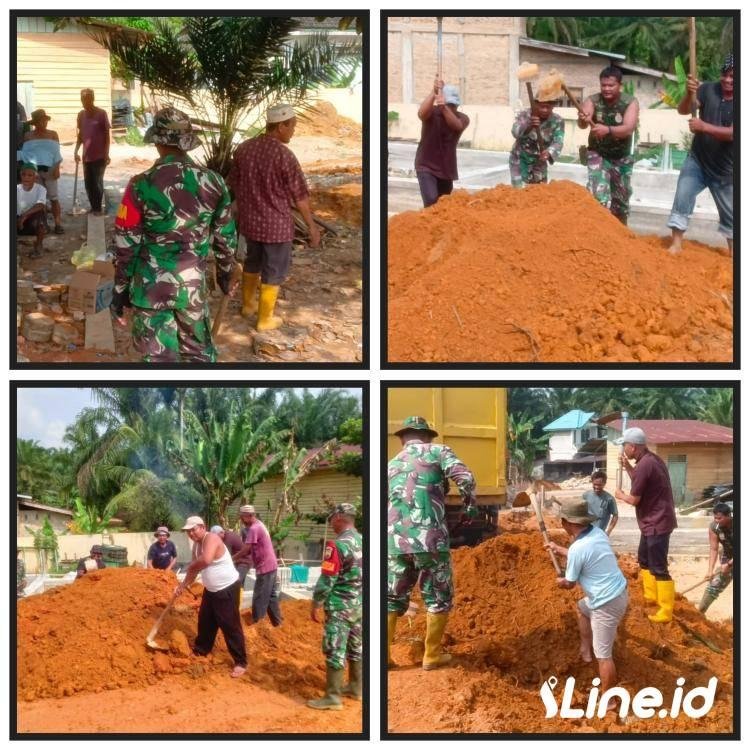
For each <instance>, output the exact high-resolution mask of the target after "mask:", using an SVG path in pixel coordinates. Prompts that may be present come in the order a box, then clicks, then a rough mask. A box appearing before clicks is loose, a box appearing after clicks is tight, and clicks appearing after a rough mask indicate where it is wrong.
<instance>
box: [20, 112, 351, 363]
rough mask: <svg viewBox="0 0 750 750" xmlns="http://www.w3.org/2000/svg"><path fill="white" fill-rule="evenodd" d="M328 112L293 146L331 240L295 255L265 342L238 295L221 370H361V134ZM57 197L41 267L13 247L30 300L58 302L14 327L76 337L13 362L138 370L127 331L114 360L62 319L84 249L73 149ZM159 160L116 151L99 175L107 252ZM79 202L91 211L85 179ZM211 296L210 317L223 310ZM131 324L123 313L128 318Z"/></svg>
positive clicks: (26, 344) (27, 243)
mask: <svg viewBox="0 0 750 750" xmlns="http://www.w3.org/2000/svg"><path fill="white" fill-rule="evenodd" d="M331 110H332V108H331V107H330V105H329V108H326V109H321V110H320V111H319V113H318V115H317V116H315V117H313V119H311V120H309V121H307V122H305V123H302V124H301V125H300V126H299V127H298V131H297V133H296V134H295V137H294V138H293V140H292V141H291V143H290V148H291V149H292V151H294V153H295V155H296V156H297V158H298V160H299V161H300V164H301V165H302V168H303V170H304V171H305V173H306V176H307V178H308V183H309V185H310V189H311V203H312V207H313V211H314V212H315V213H316V214H317V215H318V216H319V217H320V218H321V219H322V220H324V221H326V222H327V223H329V224H330V225H331V226H332V227H333V229H334V230H335V231H336V235H335V236H334V235H333V234H327V235H326V236H325V238H324V241H323V243H322V246H321V247H320V248H318V249H311V248H302V249H295V254H294V259H293V264H292V271H291V275H290V277H289V279H288V280H287V282H286V283H285V284H284V285H283V286H282V289H281V293H280V296H279V302H278V311H279V314H281V315H282V316H283V317H284V319H285V321H286V323H285V325H284V326H283V327H282V328H281V329H279V330H277V331H272V332H266V333H263V334H258V333H257V332H256V331H255V330H254V328H253V327H252V324H253V323H254V321H253V320H252V319H251V320H246V319H245V318H243V317H242V316H241V315H240V309H241V306H242V303H241V290H240V289H237V290H236V292H235V294H234V296H233V298H231V299H230V301H229V305H228V307H227V311H226V313H225V315H224V320H223V325H222V328H221V330H220V332H219V334H218V336H217V339H216V346H217V348H218V351H219V358H218V361H219V362H251V363H252V362H361V361H362V133H361V127H360V126H359V125H357V124H356V123H354V122H352V121H351V120H348V119H346V118H342V117H339V116H338V115H337V114H336V112H335V110H333V111H332V112H331ZM62 151H63V159H64V161H63V165H62V169H61V180H60V191H61V202H62V210H63V225H64V228H65V234H64V235H53V234H51V235H48V236H47V237H46V238H45V243H44V244H45V248H46V250H47V251H46V253H45V254H44V256H43V257H42V258H39V259H32V258H29V253H30V252H31V247H32V240H33V238H21V240H20V241H19V244H18V247H17V259H18V263H17V278H18V279H19V280H21V279H24V280H27V281H32V282H33V283H34V286H35V291H37V292H38V293H39V292H45V291H46V292H47V293H49V292H50V291H51V289H54V288H55V285H62V286H60V287H59V288H60V290H61V296H60V298H59V300H58V299H52V301H50V302H42V303H39V304H32V305H25V306H24V307H23V309H19V311H18V320H19V323H20V320H21V316H22V315H23V314H25V313H28V312H33V311H40V312H43V313H45V314H46V315H48V316H50V317H52V318H53V319H54V320H55V321H56V322H62V323H68V324H70V325H73V326H75V327H76V328H77V329H78V332H79V335H78V338H77V339H76V340H75V341H74V342H70V343H67V344H59V345H58V344H55V343H52V342H49V343H34V342H31V341H27V340H25V339H24V338H23V336H20V335H19V338H18V347H17V351H18V360H19V361H20V362H24V361H29V362H50V361H51V362H58V363H66V362H71V363H72V362H138V361H139V360H140V358H139V356H138V354H137V353H136V352H135V351H133V349H132V345H131V339H130V323H129V318H128V323H127V325H126V326H125V327H119V326H117V325H115V326H114V335H115V352H114V353H112V352H104V351H95V350H90V349H85V348H84V326H85V324H84V322H83V321H77V320H75V319H74V316H73V315H72V314H70V313H69V312H68V311H67V308H66V306H65V301H66V296H65V294H66V285H67V282H68V280H69V278H70V276H71V274H72V273H73V271H74V270H75V269H74V266H73V265H72V263H71V256H72V254H73V252H74V251H76V250H78V248H79V247H80V246H81V244H82V243H83V242H84V240H85V239H86V226H87V216H86V215H85V214H84V215H80V216H73V215H70V213H69V211H70V209H71V206H72V204H73V182H74V173H75V163H74V161H73V147H72V146H70V145H68V146H63V149H62ZM156 157H157V154H156V151H155V149H154V148H153V147H151V146H144V147H136V146H128V145H126V144H113V146H112V150H111V158H112V163H111V164H110V165H109V167H108V168H107V171H106V173H105V191H106V195H107V216H106V217H105V228H106V238H107V243H108V245H110V243H111V239H112V231H113V225H114V218H115V213H116V211H117V206H118V205H119V200H120V196H121V195H122V192H123V190H124V189H125V186H126V185H127V181H128V179H130V177H132V176H133V175H135V174H137V173H138V172H140V171H142V170H144V169H146V168H148V167H149V166H150V165H151V164H152V163H153V161H154V159H155V158H156ZM78 194H79V200H80V202H81V205H82V206H83V207H84V208H88V201H87V199H86V194H85V190H84V189H83V184H82V179H80V177H79V184H78ZM221 296H222V295H221V292H220V290H218V289H217V290H214V292H213V294H212V296H211V298H210V300H209V308H210V311H211V317H212V318H213V316H214V315H215V314H216V312H217V310H218V307H219V304H220V302H221ZM127 317H128V314H127V313H126V318H127Z"/></svg>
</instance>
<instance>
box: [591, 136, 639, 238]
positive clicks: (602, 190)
mask: <svg viewBox="0 0 750 750" xmlns="http://www.w3.org/2000/svg"><path fill="white" fill-rule="evenodd" d="M586 166H587V167H588V175H589V176H588V182H587V183H586V188H587V190H588V191H589V192H590V193H591V195H593V196H594V198H596V200H597V201H599V203H601V204H602V206H604V207H605V208H609V210H610V213H611V214H612V215H613V216H616V217H617V218H618V219H619V220H620V221H621V222H622V223H623V224H627V223H628V216H629V215H630V196H631V195H632V194H633V189H632V188H631V187H630V178H631V177H632V175H633V157H632V156H625V157H624V158H622V159H605V158H604V157H603V156H601V155H600V154H598V153H597V152H596V151H592V150H591V149H589V151H588V160H587V164H586Z"/></svg>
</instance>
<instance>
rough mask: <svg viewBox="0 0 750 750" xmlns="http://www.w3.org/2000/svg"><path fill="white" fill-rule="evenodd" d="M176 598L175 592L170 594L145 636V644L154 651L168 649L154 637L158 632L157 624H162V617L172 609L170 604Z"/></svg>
mask: <svg viewBox="0 0 750 750" xmlns="http://www.w3.org/2000/svg"><path fill="white" fill-rule="evenodd" d="M176 599H177V592H175V593H174V594H172V598H171V599H170V600H169V602H168V603H167V606H166V607H164V611H163V612H162V613H161V614H160V615H159V619H158V620H157V621H156V622H155V623H154V627H153V628H151V630H150V631H149V633H148V635H147V636H146V645H147V646H148V647H149V648H151V649H153V650H154V651H167V650H168V649H167V648H166V647H165V646H162V645H161V644H159V643H157V642H156V640H155V638H156V634H157V633H158V632H159V626H160V625H161V624H162V621H163V620H164V617H165V616H166V614H167V612H169V610H170V609H172V605H173V604H174V603H175V601H176Z"/></svg>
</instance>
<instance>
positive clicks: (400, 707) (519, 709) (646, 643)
mask: <svg viewBox="0 0 750 750" xmlns="http://www.w3.org/2000/svg"><path fill="white" fill-rule="evenodd" d="M558 526H559V522H557V520H556V519H554V518H550V519H549V520H548V528H549V529H550V535H551V536H552V538H553V539H555V540H556V541H558V542H560V543H567V542H564V540H565V539H567V535H566V534H565V532H564V531H562V529H560V528H558ZM504 531H505V532H506V533H504V534H502V535H501V536H498V537H495V538H493V539H490V540H488V541H486V542H484V543H483V544H481V545H479V546H477V547H474V548H465V547H464V548H460V549H458V550H456V551H455V552H453V553H452V555H453V570H454V583H455V590H456V595H455V606H454V609H453V611H452V612H451V614H450V618H449V620H448V627H447V629H446V635H445V638H444V642H445V646H446V649H447V650H448V651H449V652H451V653H452V654H453V657H454V658H453V663H452V665H451V666H450V667H447V668H443V669H440V670H435V671H432V672H425V671H424V670H422V669H421V658H422V653H423V648H424V647H423V637H424V623H425V620H424V611H423V607H422V603H421V601H420V599H419V597H418V595H416V596H415V599H414V603H415V604H416V605H417V607H418V610H417V613H416V615H415V616H414V617H413V618H409V617H402V618H399V621H398V627H397V631H396V639H395V643H394V646H393V649H392V656H393V659H394V661H395V662H396V664H397V667H396V668H395V669H392V670H390V671H389V673H388V725H389V730H390V731H391V732H395V733H413V732H430V733H495V732H498V733H505V732H514V733H531V732H536V733H548V732H553V733H554V732H559V733H573V734H575V733H591V732H597V733H608V734H610V733H611V734H615V733H617V734H620V733H625V734H641V733H646V732H649V733H670V734H674V733H695V732H706V733H716V732H719V733H725V732H729V731H731V728H732V696H733V680H734V677H733V628H732V623H731V621H722V622H711V621H710V620H706V618H705V617H704V616H703V615H701V614H700V613H699V612H698V611H697V610H696V609H695V607H694V606H693V604H691V603H690V602H689V601H687V600H685V599H681V598H679V597H678V600H677V602H676V606H675V618H674V620H673V621H672V622H671V623H668V624H662V625H657V624H654V623H651V622H650V621H649V620H648V618H647V614H648V613H650V612H651V611H653V606H650V605H647V604H646V602H645V601H644V599H643V594H642V585H641V583H640V581H639V580H638V579H637V563H636V562H635V560H634V558H633V557H632V556H631V555H621V556H619V561H620V567H621V568H622V570H623V572H624V573H625V575H626V578H627V580H628V590H629V595H630V603H629V607H628V612H627V613H626V615H625V618H624V619H623V621H622V622H621V623H620V627H619V630H618V636H617V641H616V643H615V651H614V659H615V663H616V666H617V670H618V678H619V679H618V684H619V685H621V686H623V687H625V688H626V689H627V690H628V692H629V693H630V695H631V696H632V695H634V694H635V693H636V692H638V691H639V690H641V689H642V688H644V687H647V686H653V687H656V688H658V689H659V690H660V691H661V692H662V695H663V696H664V701H665V704H667V705H671V698H672V696H673V695H674V692H675V687H676V684H677V682H676V680H677V679H678V678H679V677H684V678H685V680H686V685H689V686H690V687H695V686H699V685H702V686H705V685H707V684H708V680H709V679H710V677H712V676H716V677H717V678H718V687H717V692H716V700H715V702H714V705H713V708H712V709H711V711H710V712H709V713H708V714H707V715H706V716H705V717H703V718H699V719H690V718H689V717H687V716H686V715H684V714H680V715H679V716H678V717H677V718H670V717H666V718H661V719H660V718H656V717H655V718H654V719H651V720H648V719H639V718H637V717H635V716H633V715H632V714H629V715H628V716H627V717H626V718H625V719H619V718H617V717H614V718H613V717H611V716H607V717H605V718H603V719H598V718H592V719H587V718H581V719H562V718H560V717H559V716H558V717H553V718H550V719H545V708H544V705H543V703H542V700H541V697H540V689H541V687H542V685H543V684H544V683H545V682H546V681H547V680H548V679H549V678H550V677H555V678H556V679H557V682H558V684H559V685H562V684H564V683H565V681H566V680H567V678H568V677H570V676H572V677H575V679H576V687H575V693H574V697H575V703H574V705H576V706H581V705H584V706H585V705H586V700H587V698H586V696H588V693H589V690H590V689H591V680H592V679H593V678H594V677H595V676H597V672H596V670H595V667H594V666H593V665H591V664H587V663H584V662H583V661H582V660H581V659H580V655H579V653H578V647H579V638H578V629H577V623H576V616H575V606H576V601H577V599H579V598H580V597H581V593H580V590H579V589H574V590H571V591H565V590H562V589H559V588H558V587H557V585H556V582H555V574H554V570H553V569H552V565H551V563H550V560H549V558H548V556H547V553H546V552H545V551H544V550H543V549H542V547H541V543H540V535H539V532H538V531H536V532H531V531H530V530H529V529H528V528H525V527H524V526H522V525H514V524H513V523H512V522H511V523H510V524H508V523H505V524H504ZM723 596H727V594H726V593H725V594H724V595H723ZM691 631H692V632H691ZM696 635H697V636H699V637H701V638H703V639H704V640H706V641H709V642H711V643H712V644H714V645H715V646H716V647H717V648H718V649H719V650H720V652H721V653H715V652H714V651H713V650H711V649H710V648H709V647H707V646H706V645H705V643H703V642H701V641H700V640H698V638H697V637H696ZM687 689H688V687H686V690H687ZM561 692H562V690H561V688H558V692H557V693H556V694H555V697H556V700H557V701H558V702H559V700H560V694H561Z"/></svg>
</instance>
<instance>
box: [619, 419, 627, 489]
mask: <svg viewBox="0 0 750 750" xmlns="http://www.w3.org/2000/svg"><path fill="white" fill-rule="evenodd" d="M627 428H628V413H627V412H626V411H624V412H623V413H622V434H623V435H624V434H625V430H626V429H627ZM624 451H625V446H624V445H621V446H620V451H619V453H620V455H621V456H622V454H623V452H624ZM623 471H625V470H624V469H623V468H622V466H619V467H618V468H617V489H618V490H621V489H622V477H623Z"/></svg>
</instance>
